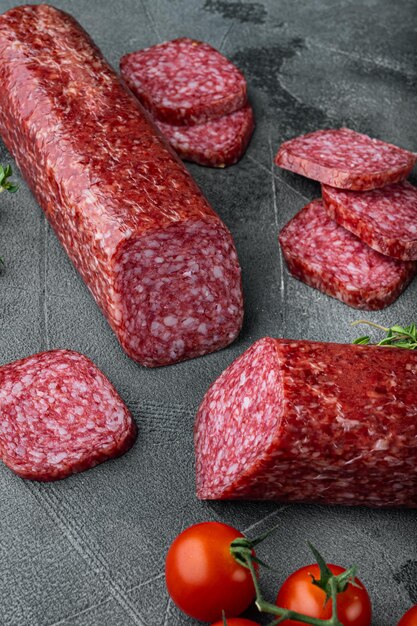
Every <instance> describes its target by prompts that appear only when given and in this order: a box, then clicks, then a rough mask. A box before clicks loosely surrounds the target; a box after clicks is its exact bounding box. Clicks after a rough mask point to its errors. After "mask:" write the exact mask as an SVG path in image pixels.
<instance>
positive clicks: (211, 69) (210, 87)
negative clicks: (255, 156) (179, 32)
mask: <svg viewBox="0 0 417 626" xmlns="http://www.w3.org/2000/svg"><path fill="white" fill-rule="evenodd" d="M120 70H121V73H122V76H123V78H124V79H125V81H126V83H127V84H128V86H129V87H130V89H131V90H132V91H133V93H134V94H135V95H136V96H137V97H138V98H139V100H140V101H141V102H142V104H143V105H144V106H145V107H146V108H147V109H148V110H149V111H150V112H151V113H152V115H153V116H154V117H155V118H156V119H159V120H161V121H162V122H167V123H168V124H190V125H191V124H202V123H204V122H206V121H207V120H210V119H215V118H217V117H221V116H222V115H227V114H228V113H232V112H233V111H237V110H238V109H240V108H242V107H243V106H244V104H245V103H246V81H245V78H244V76H243V75H242V73H241V72H240V71H239V70H238V68H237V67H236V66H235V65H233V63H232V62H231V61H229V60H228V59H226V57H224V56H223V55H222V54H220V52H218V51H217V50H215V49H214V48H212V47H211V46H210V45H209V44H207V43H203V42H201V41H195V40H194V39H188V38H187V37H183V38H181V39H174V40H173V41H167V42H165V43H161V44H158V45H157V46H152V47H151V48H146V49H145V50H138V51H137V52H132V53H130V54H126V55H125V56H124V57H122V59H121V61H120Z"/></svg>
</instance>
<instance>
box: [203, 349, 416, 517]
mask: <svg viewBox="0 0 417 626" xmlns="http://www.w3.org/2000/svg"><path fill="white" fill-rule="evenodd" d="M416 374H417V353H415V352H412V351H410V350H404V349H403V350H402V349H399V348H380V347H375V346H354V345H341V344H330V343H329V344H327V343H318V342H310V341H292V340H289V339H270V338H265V339H261V340H259V341H258V342H256V343H255V344H254V345H253V346H252V347H251V348H249V349H248V350H247V351H246V352H245V353H244V354H243V355H242V356H241V357H239V358H238V359H237V360H236V361H235V362H234V363H232V365H231V366H230V367H229V368H227V369H226V370H225V372H223V374H222V375H221V376H220V377H219V378H218V379H217V380H216V381H215V382H214V383H213V384H212V386H211V387H210V389H209V390H208V392H207V394H206V395H205V397H204V399H203V402H202V404H201V406H200V408H199V411H198V414H197V418H196V423H195V452H196V477H197V495H198V497H199V498H201V499H249V500H259V499H261V500H279V501H284V502H319V503H322V504H345V505H346V504H347V505H355V504H357V505H359V504H360V505H365V506H372V507H382V506H399V507H412V508H417V391H416V385H415V380H416Z"/></svg>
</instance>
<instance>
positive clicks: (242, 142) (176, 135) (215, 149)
mask: <svg viewBox="0 0 417 626" xmlns="http://www.w3.org/2000/svg"><path fill="white" fill-rule="evenodd" d="M155 121H156V124H157V126H158V128H159V129H160V130H161V131H162V133H163V134H164V135H165V137H166V139H167V140H168V141H169V143H170V144H171V146H172V147H173V148H174V150H175V152H176V153H177V154H178V156H179V157H180V158H181V159H183V160H184V161H193V162H194V163H198V164H200V165H208V166H209V167H226V166H228V165H233V164H234V163H237V161H239V159H240V158H241V157H242V156H243V154H244V153H245V151H246V148H247V146H248V143H249V140H250V138H251V136H252V133H253V130H254V126H255V125H254V118H253V111H252V107H251V106H250V105H246V106H245V107H244V108H243V109H240V110H239V111H235V112H234V113H230V114H229V115H224V116H223V117H219V118H218V119H216V120H210V121H208V122H205V123H204V124H195V125H194V126H184V125H183V126H174V125H173V124H166V123H165V122H159V121H158V120H155Z"/></svg>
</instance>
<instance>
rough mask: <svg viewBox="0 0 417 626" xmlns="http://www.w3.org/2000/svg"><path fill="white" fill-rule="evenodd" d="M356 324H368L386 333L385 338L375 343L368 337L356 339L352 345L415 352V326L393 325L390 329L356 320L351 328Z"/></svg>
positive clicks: (416, 345) (416, 330)
mask: <svg viewBox="0 0 417 626" xmlns="http://www.w3.org/2000/svg"><path fill="white" fill-rule="evenodd" d="M357 324H368V326H373V327H374V328H377V329H378V330H382V331H384V332H385V333H386V335H385V337H384V338H383V339H381V341H379V342H377V343H372V342H371V338H370V337H369V336H368V335H364V336H363V337H358V338H357V339H355V341H354V342H353V343H355V344H361V345H376V346H393V347H395V348H405V349H407V350H417V326H416V324H410V325H409V326H398V324H395V325H394V326H391V328H386V327H385V326H380V325H379V324H375V323H374V322H368V321H367V320H358V321H357V322H352V326H356V325H357Z"/></svg>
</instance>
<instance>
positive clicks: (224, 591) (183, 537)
mask: <svg viewBox="0 0 417 626" xmlns="http://www.w3.org/2000/svg"><path fill="white" fill-rule="evenodd" d="M237 537H243V535H242V533H240V532H239V531H238V530H236V529H235V528H232V527H231V526H227V524H220V523H219V522H204V523H202V524H195V526H191V527H190V528H187V530H184V532H182V533H181V534H180V535H178V537H177V538H176V539H175V541H174V542H173V543H172V545H171V547H170V549H169V551H168V554H167V558H166V563H165V578H166V584H167V589H168V593H169V595H170V596H171V598H172V599H173V601H174V602H175V604H176V605H177V606H178V607H179V608H180V609H181V611H183V612H184V613H186V614H187V615H190V616H191V617H193V618H194V619H198V620H201V621H203V622H213V621H215V620H221V618H222V611H224V612H225V614H226V616H227V617H228V616H231V617H233V616H236V615H240V614H241V613H243V611H244V610H245V609H247V608H248V606H249V605H250V603H251V602H252V601H253V599H254V597H255V589H254V586H253V581H252V577H251V574H250V572H249V570H248V569H246V568H245V567H242V566H241V565H239V564H238V563H237V562H236V561H235V559H234V558H233V556H232V555H231V553H230V544H231V543H232V541H233V540H234V539H237Z"/></svg>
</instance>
